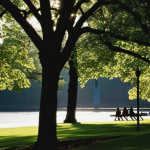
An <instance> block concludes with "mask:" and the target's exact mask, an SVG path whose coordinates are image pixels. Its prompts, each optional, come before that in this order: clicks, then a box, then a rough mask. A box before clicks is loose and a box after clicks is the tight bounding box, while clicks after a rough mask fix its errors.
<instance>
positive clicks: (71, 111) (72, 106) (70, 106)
mask: <svg viewBox="0 0 150 150" xmlns="http://www.w3.org/2000/svg"><path fill="white" fill-rule="evenodd" d="M76 65H77V52H76V50H75V49H74V51H73V53H72V55H71V58H70V59H69V66H70V67H69V68H70V69H69V84H68V103H67V114H66V118H65V120H64V123H76V122H77V120H76V114H75V113H76V103H77V91H78V72H77V66H76Z"/></svg>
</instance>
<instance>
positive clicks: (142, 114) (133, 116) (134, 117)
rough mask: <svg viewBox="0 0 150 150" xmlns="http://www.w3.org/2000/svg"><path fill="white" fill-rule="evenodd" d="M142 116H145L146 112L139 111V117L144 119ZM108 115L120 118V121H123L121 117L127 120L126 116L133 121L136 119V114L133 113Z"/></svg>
mask: <svg viewBox="0 0 150 150" xmlns="http://www.w3.org/2000/svg"><path fill="white" fill-rule="evenodd" d="M142 116H147V113H140V114H139V117H140V118H141V120H144V119H143V118H142ZM110 117H117V118H118V120H120V119H121V120H122V121H124V120H123V118H124V119H126V120H127V121H128V117H130V118H131V119H132V120H133V121H134V120H137V114H133V115H119V116H116V115H110ZM115 121H116V118H115Z"/></svg>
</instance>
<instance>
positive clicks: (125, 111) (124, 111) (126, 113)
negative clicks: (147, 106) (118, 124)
mask: <svg viewBox="0 0 150 150" xmlns="http://www.w3.org/2000/svg"><path fill="white" fill-rule="evenodd" d="M122 115H123V116H126V115H128V110H127V108H126V107H124V108H123V111H122Z"/></svg>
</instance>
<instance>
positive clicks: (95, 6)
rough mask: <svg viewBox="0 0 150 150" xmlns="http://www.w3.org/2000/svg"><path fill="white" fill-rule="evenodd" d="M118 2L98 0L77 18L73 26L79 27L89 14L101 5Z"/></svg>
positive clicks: (114, 0) (116, 2)
mask: <svg viewBox="0 0 150 150" xmlns="http://www.w3.org/2000/svg"><path fill="white" fill-rule="evenodd" d="M118 3H119V2H118V1H116V0H111V1H106V0H98V2H96V3H95V4H94V5H93V6H92V7H91V8H90V9H89V10H88V11H87V12H85V13H84V14H83V15H82V17H81V18H80V19H79V20H78V22H77V23H76V25H75V28H81V27H82V25H83V23H84V22H85V21H86V20H87V19H88V18H89V17H90V16H91V15H93V13H94V12H95V11H96V10H97V9H98V8H99V7H100V6H103V5H110V4H118Z"/></svg>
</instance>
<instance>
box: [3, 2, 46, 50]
mask: <svg viewBox="0 0 150 150" xmlns="http://www.w3.org/2000/svg"><path fill="white" fill-rule="evenodd" d="M0 5H2V6H3V7H4V8H5V9H6V10H7V11H9V13H10V14H11V15H12V16H13V17H14V19H15V20H16V21H17V22H18V23H19V24H20V25H21V26H22V28H23V29H24V30H25V32H26V33H27V35H28V36H29V37H30V39H31V40H32V41H33V43H34V44H35V46H36V47H37V48H38V49H39V50H41V49H42V45H43V42H42V39H41V37H40V36H39V35H38V34H37V32H36V31H35V30H34V28H33V27H32V26H31V25H30V24H29V23H28V21H27V20H26V19H25V18H24V17H23V16H22V14H21V12H20V10H19V9H18V8H17V7H16V6H15V5H14V4H13V3H12V2H11V1H10V0H0Z"/></svg>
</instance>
